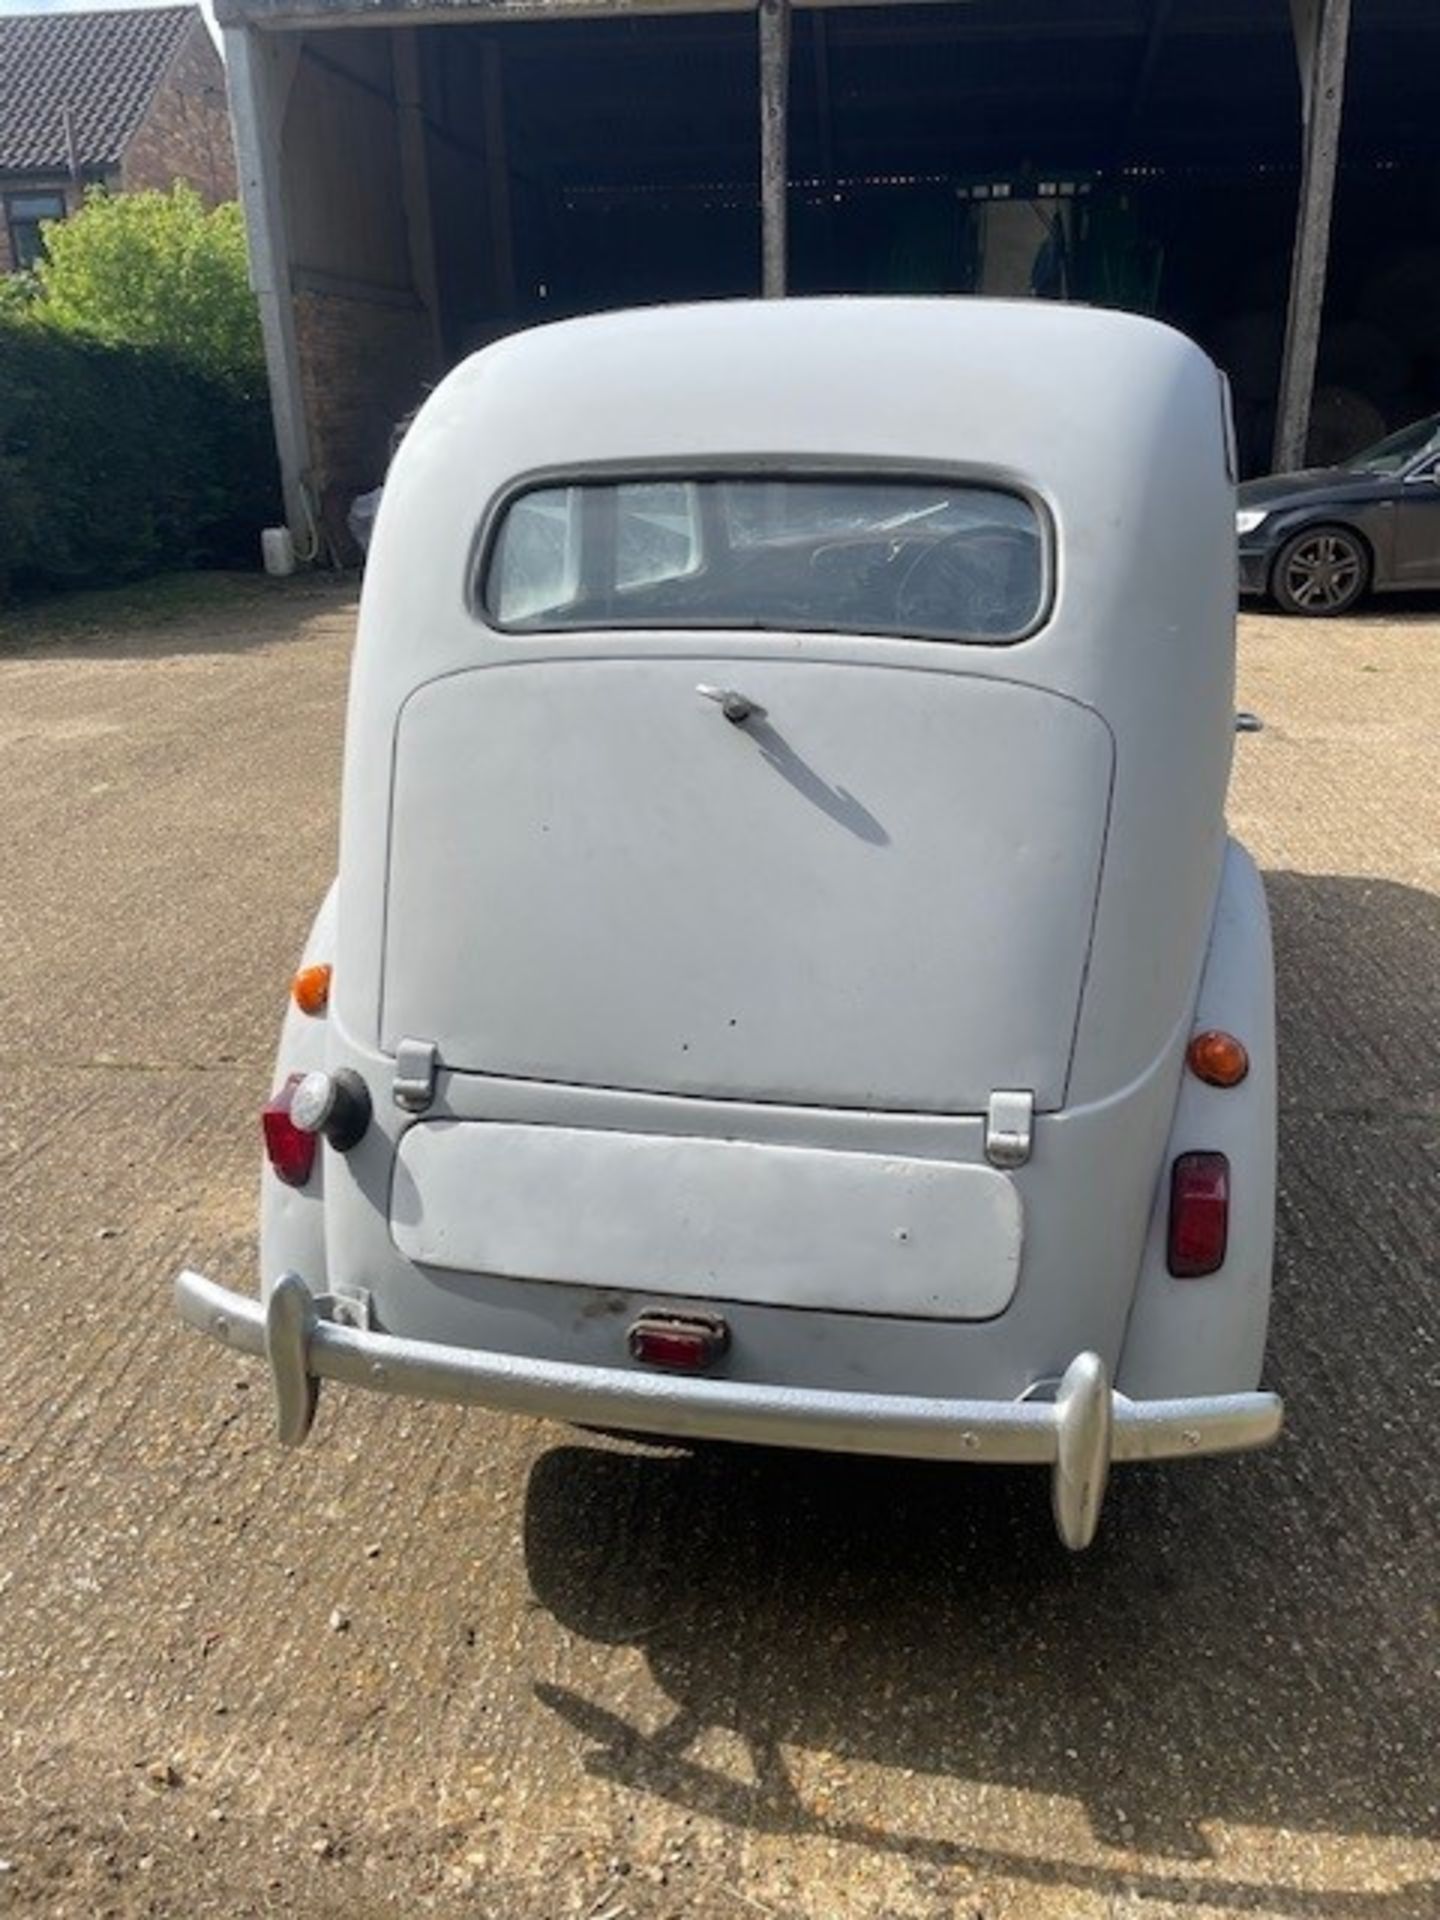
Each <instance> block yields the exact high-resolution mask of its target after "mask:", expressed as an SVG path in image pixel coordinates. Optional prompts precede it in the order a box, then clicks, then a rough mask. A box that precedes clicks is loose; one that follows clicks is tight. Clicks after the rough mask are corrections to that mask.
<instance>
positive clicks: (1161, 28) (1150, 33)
mask: <svg viewBox="0 0 1440 1920" xmlns="http://www.w3.org/2000/svg"><path fill="white" fill-rule="evenodd" d="M1172 4H1173V0H1150V18H1149V20H1148V21H1147V22H1146V26H1145V40H1144V44H1143V45H1142V47H1141V49H1140V62H1139V65H1138V66H1137V67H1136V69H1135V85H1134V87H1133V89H1132V90H1131V94H1130V119H1129V130H1130V132H1131V133H1133V132H1134V131H1135V129H1136V127H1137V126H1138V125H1139V124H1140V116H1141V114H1143V113H1144V111H1145V107H1146V104H1147V102H1148V101H1149V98H1150V88H1151V86H1152V85H1153V84H1154V80H1155V68H1156V67H1157V65H1158V64H1159V61H1160V48H1161V46H1162V45H1163V44H1164V40H1165V29H1166V27H1167V26H1168V25H1169V23H1170V11H1171V7H1172Z"/></svg>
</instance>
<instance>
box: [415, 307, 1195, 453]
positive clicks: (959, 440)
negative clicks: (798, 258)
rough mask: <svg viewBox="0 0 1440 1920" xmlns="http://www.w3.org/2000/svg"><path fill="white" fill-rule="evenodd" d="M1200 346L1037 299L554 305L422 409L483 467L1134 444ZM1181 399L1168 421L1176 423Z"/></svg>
mask: <svg viewBox="0 0 1440 1920" xmlns="http://www.w3.org/2000/svg"><path fill="white" fill-rule="evenodd" d="M1197 379H1198V380H1200V381H1202V382H1205V383H1208V385H1207V392H1206V398H1207V400H1208V402H1209V410H1210V412H1211V413H1212V414H1214V415H1216V416H1217V417H1218V381H1217V378H1216V375H1215V372H1214V369H1213V367H1212V366H1211V364H1210V362H1209V361H1208V360H1207V359H1206V357H1205V356H1204V354H1202V353H1201V351H1200V349H1199V348H1198V347H1196V346H1195V345H1194V344H1193V343H1192V342H1191V341H1189V340H1187V339H1186V338H1185V337H1184V336H1183V335H1181V334H1179V333H1176V332H1175V331H1174V330H1173V329H1171V328H1169V327H1166V326H1163V325H1161V324H1159V323H1157V322H1155V321H1152V320H1147V319H1143V318H1140V317H1139V316H1136V315H1133V314H1126V313H1115V312H1109V311H1105V310H1102V309H1099V308H1083V307H1073V306H1065V305H1060V304H1057V303H1053V302H1048V301H1038V300H1032V301H997V300H982V299H971V298H924V299H909V298H896V299H876V298H853V299H840V298H829V299H813V300H812V299H796V300H783V301H761V300H745V301H713V302H708V303H703V304H697V305H692V306H680V307H653V308H645V309H640V310H635V311H628V312H622V313H610V314H603V315H595V316H592V317H588V318H584V319H578V320H569V321H562V322H559V323H556V324H553V325H549V326H545V327H539V328H534V329H531V330H529V331H526V332H522V333H517V334H514V335H511V336H509V337H508V338H506V339H504V340H501V341H499V342H496V343H495V344H493V345H491V346H489V347H487V348H485V349H483V350H482V351H481V352H480V353H478V354H476V355H473V356H472V357H471V358H470V359H469V360H468V361H466V362H464V363H463V364H462V365H461V366H460V367H459V368H458V369H457V370H456V372H455V373H453V374H452V375H451V376H450V377H449V378H448V379H447V380H446V381H445V382H444V383H443V384H442V385H441V386H440V388H439V389H438V390H437V392H436V393H435V395H434V396H433V397H432V398H431V399H430V401H429V402H428V403H427V405H426V407H425V408H424V409H423V411H422V414H421V422H422V423H423V424H424V425H425V426H427V427H429V428H435V427H444V428H446V429H448V430H450V431H456V430H459V431H469V432H473V433H474V434H475V435H476V436H483V440H484V443H485V448H486V465H487V467H492V468H493V467H502V468H503V467H507V466H508V467H509V469H510V471H511V472H512V473H515V474H520V473H526V472H531V471H534V470H537V469H548V468H563V467H566V466H572V465H573V466H577V467H578V466H585V465H588V464H592V463H619V462H626V461H643V460H647V459H649V460H654V461H659V462H673V461H684V460H685V459H687V458H694V457H695V456H696V455H699V456H702V457H704V456H707V455H708V456H711V457H714V458H716V459H721V460H723V459H726V458H736V459H744V458H747V457H750V456H769V457H770V458H772V459H774V460H776V461H780V462H783V461H784V460H785V459H786V458H787V456H788V457H808V458H813V459H818V460H833V459H840V460H844V459H847V458H852V457H853V458H859V459H864V460H866V461H867V462H868V461H871V460H880V461H886V462H898V463H902V464H903V463H918V464H929V463H932V462H942V463H945V464H946V465H956V464H958V465H960V466H961V467H965V466H976V467H984V468H987V469H990V470H1008V471H1010V472H1012V473H1015V474H1017V475H1022V476H1023V475H1027V474H1028V475H1029V476H1031V477H1032V478H1035V479H1038V480H1043V479H1044V477H1045V475H1046V473H1047V471H1053V470H1054V469H1055V468H1056V467H1057V466H1058V465H1060V464H1062V462H1061V459H1060V456H1061V455H1062V454H1063V453H1064V452H1065V451H1066V450H1067V449H1069V450H1072V451H1076V450H1078V451H1080V454H1081V457H1082V458H1083V461H1084V464H1085V465H1086V466H1087V467H1088V468H1091V469H1092V471H1093V469H1094V468H1095V467H1096V466H1097V465H1098V466H1099V467H1101V468H1103V467H1104V465H1105V464H1106V463H1107V461H1113V462H1117V463H1118V462H1122V461H1125V460H1126V459H1133V458H1134V457H1135V454H1136V451H1137V445H1136V442H1137V438H1138V439H1148V437H1149V434H1150V431H1151V430H1152V429H1153V424H1154V420H1155V417H1156V415H1157V414H1159V413H1165V412H1167V410H1168V409H1170V406H1171V402H1172V399H1173V398H1174V396H1175V395H1176V393H1177V390H1179V389H1183V388H1184V387H1186V386H1187V385H1188V384H1192V383H1193V382H1195V381H1196V380H1197ZM1184 415H1185V409H1184V408H1183V407H1182V408H1180V410H1179V412H1178V414H1176V413H1174V412H1171V413H1170V417H1169V419H1168V430H1169V431H1170V432H1172V433H1173V432H1174V431H1176V430H1180V431H1184V426H1185V419H1184Z"/></svg>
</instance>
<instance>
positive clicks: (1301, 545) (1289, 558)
mask: <svg viewBox="0 0 1440 1920" xmlns="http://www.w3.org/2000/svg"><path fill="white" fill-rule="evenodd" d="M1369 585H1370V554H1369V551H1368V550H1367V548H1366V546H1365V542H1364V541H1363V540H1362V539H1361V538H1360V536H1359V535H1358V534H1355V533H1351V531H1350V530H1349V528H1348V527H1306V528H1305V529H1304V530H1303V531H1302V532H1300V533H1297V534H1293V535H1292V536H1291V537H1290V539H1288V540H1287V541H1286V542H1285V544H1284V546H1283V547H1282V548H1281V549H1280V552H1279V554H1278V556H1277V557H1276V561H1275V566H1274V570H1273V572H1272V573H1271V575H1270V591H1271V593H1272V594H1273V596H1274V598H1275V602H1276V604H1277V606H1279V608H1280V610H1281V611H1282V612H1283V613H1290V614H1296V615H1299V616H1300V617H1302V618H1304V619H1307V620H1314V619H1322V620H1334V619H1336V618H1338V616H1339V615H1340V614H1342V613H1349V611H1350V609H1351V608H1352V607H1353V606H1354V605H1355V604H1356V602H1357V601H1358V600H1359V599H1360V598H1361V596H1362V595H1363V594H1364V592H1365V590H1366V588H1367V587H1368V586H1369Z"/></svg>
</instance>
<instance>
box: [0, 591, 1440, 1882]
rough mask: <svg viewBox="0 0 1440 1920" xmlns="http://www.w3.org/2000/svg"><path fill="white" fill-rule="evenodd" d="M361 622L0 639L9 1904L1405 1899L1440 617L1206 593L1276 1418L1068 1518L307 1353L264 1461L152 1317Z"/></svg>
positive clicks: (1429, 1196)
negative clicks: (647, 1441)
mask: <svg viewBox="0 0 1440 1920" xmlns="http://www.w3.org/2000/svg"><path fill="white" fill-rule="evenodd" d="M144 604H145V605H147V606H149V605H150V603H148V602H147V603H144ZM127 609H129V611H127ZM353 615H354V606H353V596H352V594H351V593H350V592H349V590H348V589H345V588H343V587H337V586H335V585H332V584H330V583H327V582H325V581H317V580H311V581H304V582H300V583H295V584H292V585H289V586H286V587H279V586H269V585H264V584H257V583H234V584H232V585H230V586H219V587H215V588H214V589H213V590H209V591H207V592H205V593H204V594H201V595H199V596H198V598H197V599H196V600H195V603H194V604H190V602H189V601H187V600H185V599H184V598H183V596H182V598H181V599H180V600H179V601H178V602H177V603H175V604H168V603H165V602H164V598H163V595H162V596H161V600H160V601H159V602H157V603H156V604H155V606H154V608H153V612H152V613H147V614H146V615H145V617H143V618H137V617H136V616H135V614H134V612H133V601H127V599H126V597H125V596H124V595H119V596H111V597H98V598H95V597H92V599H91V600H90V601H88V602H87V603H86V610H85V613H84V617H83V618H80V617H78V616H77V617H76V618H75V619H74V620H71V621H69V622H68V623H67V616H66V615H65V614H64V612H63V610H62V611H60V612H59V613H57V614H55V615H54V616H47V617H46V618H45V619H43V620H38V621H34V622H28V621H27V620H26V619H24V618H23V617H19V618H17V617H12V618H11V620H10V621H9V622H8V623H7V624H6V625H5V627H4V628H3V630H0V780H3V805H4V813H3V843H0V844H3V851H0V883H3V884H0V927H3V938H0V1064H3V1069H4V1097H3V1100H0V1314H3V1320H0V1325H3V1339H0V1913H5V1914H17V1915H26V1916H41V1915H43V1916H46V1917H47V1920H48V1917H49V1916H56V1917H57V1920H59V1917H61V1916H71V1915H73V1916H77V1920H78V1916H85V1917H86V1920H89V1917H90V1916H106V1915H116V1916H120V1915H123V1916H140V1915H148V1916H166V1917H169V1916H175V1917H176V1920H202V1917H203V1916H212V1915H218V1916H226V1917H227V1920H228V1917H230V1916H248V1915H252V1914H254V1915H259V1914H275V1915H290V1916H300V1915H305V1916H330V1915H333V1916H337V1917H338V1916H341V1915H344V1916H347V1920H357V1917H363V1916H367V1915H372V1914H374V1915H381V1914H397V1915H405V1916H411V1915H421V1914H436V1915H442V1916H452V1915H453V1916H460V1915H466V1916H471V1915H477V1916H478V1915H485V1916H498V1917H499V1920H569V1917H570V1916H573V1917H574V1920H659V1917H660V1916H682V1915H683V1916H698V1917H699V1920H711V1916H714V1920H746V1916H753V1915H762V1916H763V1915H769V1916H775V1917H783V1920H852V1917H853V1920H861V1917H862V1916H863V1917H864V1920H942V1917H943V1920H1109V1917H1110V1916H1113V1915H1122V1914H1123V1915H1129V1914H1141V1915H1145V1916H1147V1917H1148V1920H1162V1916H1172V1915H1182V1914H1183V1915H1186V1916H1220V1915H1237V1914H1238V1915H1246V1916H1257V1917H1259V1920H1270V1917H1271V1916H1275V1917H1276V1920H1312V1917H1313V1920H1435V1916H1437V1915H1440V1831H1437V1829H1440V1759H1437V1752H1440V1748H1437V1737H1436V1729H1437V1727H1440V1685H1437V1663H1440V1637H1437V1632H1436V1626H1437V1621H1436V1603H1437V1590H1440V1581H1437V1561H1440V1555H1437V1538H1440V1531H1437V1519H1440V1499H1437V1485H1440V1475H1437V1471H1436V1446H1435V1434H1436V1407H1437V1404H1440V1394H1437V1389H1440V1378H1437V1336H1436V1297H1435V1272H1436V1242H1437V1238H1440V1199H1437V1185H1436V1168H1437V1149H1440V1002H1437V992H1436V983H1437V977H1440V749H1437V740H1440V618H1437V617H1436V615H1435V614H1434V612H1433V611H1431V612H1428V613H1427V612H1426V611H1424V610H1420V611H1415V610H1407V611H1403V612H1398V613H1381V614H1378V615H1371V616H1367V617H1366V618H1363V619H1356V620H1350V621H1347V622H1344V623H1338V624H1330V625H1306V624H1301V623H1295V622H1288V621H1285V620H1282V619H1279V618H1275V617H1264V616H1255V617H1247V618H1246V619H1245V620H1244V621H1243V622H1242V671H1241V689H1240V698H1241V704H1243V705H1245V706H1249V707H1254V708H1256V709H1258V710H1259V711H1260V712H1261V714H1262V715H1263V716H1264V718H1265V720H1266V722H1267V728H1266V731H1265V732H1264V733H1262V734H1260V735H1258V736H1255V737H1247V738H1242V739H1240V740H1239V741H1238V742H1237V749H1236V778H1235V785H1234V792H1233V807H1232V815H1233V820H1234V823H1235V826H1236V828H1237V830H1238V831H1239V832H1240V833H1241V834H1242V836H1243V837H1244V838H1246V839H1247V840H1248V842H1249V843H1250V845H1251V846H1252V848H1253V849H1254V851H1255V852H1256V854H1257V855H1258V857H1259V858H1260V860H1261V863H1262V865H1263V866H1264V867H1265V868H1266V870H1267V883H1268V886H1269V889H1270V897H1271V902H1272V907H1273V912H1274V918H1275V931H1276V945H1277V956H1278V964H1279V997H1280V1008H1281V1024H1282V1045H1283V1076H1284V1085H1283V1094H1282V1105H1283V1115H1282V1129H1283V1141H1282V1151H1283V1161H1282V1190H1281V1205H1280V1248H1279V1266H1278V1273H1277V1291H1276V1306H1275V1317H1274V1327H1273V1338H1272V1364H1271V1375H1272V1378H1273V1381H1274V1383H1275V1384H1276V1385H1277V1386H1278V1387H1279V1388H1281V1390H1282V1391H1284V1392H1285V1393H1286V1395H1287V1396H1288V1398H1289V1402H1290V1424H1289V1427H1288V1430H1287V1434H1286V1437H1285V1439H1284V1441H1283V1443H1282V1445H1281V1446H1280V1447H1279V1448H1278V1449H1277V1450H1275V1451H1274V1452H1273V1453H1271V1454H1268V1455H1263V1456H1257V1457H1255V1458H1252V1459H1248V1460H1243V1461H1231V1462H1214V1463H1196V1464H1193V1465H1188V1466H1185V1467H1174V1468H1164V1469H1160V1468H1156V1469H1133V1470H1127V1471H1126V1472H1124V1473H1123V1474H1120V1475H1118V1476H1117V1480H1116V1484H1115V1485H1114V1488H1113V1491H1112V1496H1111V1499H1110V1502H1109V1504H1108V1508H1107V1513H1106V1517H1105V1522H1104V1527H1103V1531H1102V1535H1101V1539H1100V1542H1099V1544H1098V1546H1097V1547H1096V1548H1095V1550H1094V1551H1093V1552H1092V1553H1091V1554H1089V1555H1088V1556H1085V1557H1082V1558H1079V1559H1072V1558H1070V1557H1068V1556H1067V1555H1066V1554H1064V1552H1063V1551H1062V1550H1061V1549H1060V1548H1058V1547H1057V1545H1056V1544H1055V1541H1054V1539H1053V1533H1052V1528H1051V1525H1050V1520H1049V1514H1048V1506H1047V1490H1046V1487H1045V1485H1044V1482H1043V1479H1042V1478H1041V1477H1040V1476H1031V1475H1025V1474H1020V1473H998V1472H992V1473H988V1474H987V1473H984V1472H965V1471H961V1470H958V1469H930V1468H921V1467H912V1466H906V1465H903V1464H894V1463H885V1462H858V1463H856V1462H844V1461H839V1460H819V1459H807V1458H803V1457H797V1456H779V1455H769V1454H759V1453H755V1454H748V1453H744V1452H736V1453H734V1454H727V1453H725V1452H723V1451H721V1450H710V1451H708V1452H706V1453H704V1454H700V1455H696V1456H693V1457H691V1456H687V1455H685V1454H682V1453H665V1452H650V1453H640V1452H634V1451H631V1450H628V1449H626V1448H625V1447H623V1446H621V1445H619V1444H612V1443H608V1442H605V1441H602V1440H598V1439H594V1438H591V1437H587V1436H582V1435H579V1434H574V1433H569V1432H567V1431H565V1430H563V1429H559V1428H556V1427H551V1426H548V1425H544V1424H541V1423H538V1422H531V1421H526V1420H519V1419H504V1418H499V1417H496V1416H487V1415H485V1414H482V1413H474V1412H472V1413H466V1412H463V1411H460V1410H456V1409H446V1408H439V1407H424V1406H413V1407H411V1406H407V1405H405V1404H402V1403H398V1402H389V1401H384V1400H380V1399H374V1400H370V1399H367V1398H366V1397H364V1396H360V1395H352V1396H347V1395H346V1394H344V1393H342V1392H338V1391H335V1392H331V1393H330V1394H328V1395H327V1396H326V1398H325V1400H324V1401H323V1403H322V1410H321V1416H320V1421H319V1425H318V1429H317V1433H316V1436H315V1438H314V1439H313V1441H312V1442H311V1444H310V1445H309V1446H308V1447H307V1448H306V1449H304V1450H302V1451H301V1452H299V1453H297V1454H287V1453H282V1452H281V1451H280V1450H279V1449H278V1448H277V1447H276V1446H275V1445H274V1443H273V1442H272V1439H271V1433H270V1409H269V1406H268V1400H267V1392H266V1388H265V1384H264V1381H263V1378H262V1377H261V1375H260V1374H259V1372H258V1371H257V1370H255V1369H253V1368H252V1367H250V1366H249V1365H248V1364H247V1363H244V1362H241V1361H238V1360H236V1359H233V1358H231V1357H228V1356H226V1355H225V1354H224V1353H223V1352H220V1351H217V1350H215V1349H213V1348H211V1347H209V1346H208V1345H206V1344H205V1343H203V1342H201V1341H199V1340H197V1339H196V1338H195V1337H194V1336H193V1335H190V1334H188V1333H186V1332H184V1331H183V1330H181V1329H180V1328H179V1327H178V1326H177V1325H176V1323H175V1321H174V1319H173V1317H172V1313H171V1307H170V1281H171V1277H172V1275H173V1273H174V1271H175V1270H176V1268H177V1267H178V1266H179V1265H181V1264H182V1263H184V1262H193V1263H195V1264H198V1265H200V1266H202V1267H203V1268H205V1269H206V1270H208V1271H210V1272H211V1273H213V1274H215V1275H216V1276H217V1277H219V1278H223V1279H226V1280H228V1281H230V1282H232V1283H244V1284H248V1283H249V1281H250V1279H251V1276H252V1269H253V1262H254V1205H255V1178H256V1152H257V1147H256V1141H257V1133H256V1112H257V1109H258V1106H259V1103H260V1101H261V1100H262V1098H263V1097H264V1095H265V1094H266V1093H267V1092H268V1090H269V1077H270V1072H271V1056H272V1051H273V1047H274V1043H275V1038H276V1033H277V1029H278V1022H279V1017H280V1012H281V1006H282V998H283V994H284V991H285V986H286V982H287V980H288V977H289V974H290V971H291V969H292V967H293V965H294V963H295V960H296V957H297V955H298V952H299V949H300V945H301V942H302V939H303V937H304V933H305V930H306V927H307V925H308V921H309V917H310V914H311V912H312V911H313V909H314V907H315V905H316V903H317V902H318V900H319V898H320V895H321V894H322V892H323V890H324V887H325V885H326V883H327V881H328V879H329V876H330V872H331V869H332V865H333V861H334V857H335V824H336V798H337V775H338V767H339V754H340V743H341V732H342V724H343V703H344V692H345V678H346V669H347V660H348V653H349V647H350V641H351V635H352V631H353ZM342 1621H343V1623H344V1624H343V1630H341V1629H340V1628H339V1627H338V1626H337V1622H342Z"/></svg>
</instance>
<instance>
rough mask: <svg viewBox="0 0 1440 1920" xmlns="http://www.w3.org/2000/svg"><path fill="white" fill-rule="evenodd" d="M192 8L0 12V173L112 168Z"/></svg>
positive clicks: (194, 13)
mask: <svg viewBox="0 0 1440 1920" xmlns="http://www.w3.org/2000/svg"><path fill="white" fill-rule="evenodd" d="M198 13H199V8H198V7H141V8H135V9H126V10H124V11H119V10H117V11H114V12H107V13H22V14H5V15H0V170H3V171H5V172H10V173H40V172H65V171H67V170H68V168H69V165H70V151H69V145H68V143H67V140H66V134H65V115H66V112H67V110H68V112H69V115H70V121H71V125H72V127H73V130H74V139H75V151H76V156H77V158H78V160H79V163H80V165H81V166H82V167H92V168H93V167H108V166H114V165H115V164H116V163H117V162H118V160H119V159H120V156H121V154H122V153H123V152H124V149H125V143H126V141H127V140H128V139H129V138H130V136H131V134H133V133H134V131H135V129H136V128H137V127H138V126H139V124H140V121H141V119H142V117H143V116H144V113H145V109H146V107H147V106H148V105H149V103H150V99H151V96H152V95H153V94H154V92H155V89H156V87H157V86H158V85H159V82H160V79H161V76H162V75H163V74H164V72H165V69H166V66H167V65H168V64H169V61H170V57H171V55H172V54H173V53H174V52H175V49H176V47H177V46H178V45H179V44H180V41H181V39H182V38H183V37H184V34H185V32H186V29H187V28H188V27H189V25H190V23H191V22H192V21H193V20H194V19H195V18H196V17H197V15H198Z"/></svg>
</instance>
